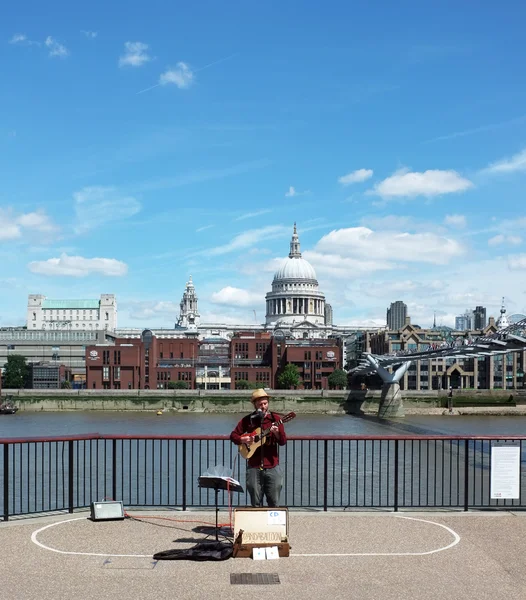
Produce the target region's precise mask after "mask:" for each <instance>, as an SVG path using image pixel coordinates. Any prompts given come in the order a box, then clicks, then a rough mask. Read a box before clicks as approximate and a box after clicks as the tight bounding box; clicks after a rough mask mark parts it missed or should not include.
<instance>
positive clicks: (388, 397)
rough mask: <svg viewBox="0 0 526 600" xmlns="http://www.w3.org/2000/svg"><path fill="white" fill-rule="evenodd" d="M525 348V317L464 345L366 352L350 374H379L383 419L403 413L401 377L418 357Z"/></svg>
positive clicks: (454, 356) (485, 353)
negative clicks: (386, 352) (375, 352)
mask: <svg viewBox="0 0 526 600" xmlns="http://www.w3.org/2000/svg"><path fill="white" fill-rule="evenodd" d="M524 350H526V319H523V320H521V321H518V322H517V323H514V324H512V325H509V326H507V327H505V328H503V329H501V330H499V331H497V332H496V333H493V334H490V335H487V336H479V337H476V338H474V339H464V340H463V341H462V343H461V344H458V343H456V342H451V343H447V342H443V343H441V344H440V345H436V346H435V347H431V348H429V349H427V350H422V351H414V352H413V351H407V350H404V351H400V352H396V353H394V354H385V355H375V354H371V353H364V354H363V355H362V357H361V358H360V361H359V363H358V366H357V367H355V368H354V369H352V370H351V371H350V372H349V374H350V375H351V376H356V375H365V376H367V375H373V374H375V373H376V374H378V375H379V376H380V378H381V379H382V381H383V386H382V395H381V399H380V406H379V409H378V416H379V417H382V418H391V417H398V416H402V415H403V411H402V394H401V392H400V379H401V378H402V377H403V375H404V374H405V373H406V371H407V370H408V369H409V367H410V365H411V363H412V362H413V361H417V360H432V359H437V358H442V359H443V358H450V359H463V358H474V357H478V356H495V355H499V354H508V353H511V352H522V351H524Z"/></svg>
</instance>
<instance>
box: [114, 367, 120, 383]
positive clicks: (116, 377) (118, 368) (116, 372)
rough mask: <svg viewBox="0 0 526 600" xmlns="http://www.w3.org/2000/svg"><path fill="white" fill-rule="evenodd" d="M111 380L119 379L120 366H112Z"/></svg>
mask: <svg viewBox="0 0 526 600" xmlns="http://www.w3.org/2000/svg"><path fill="white" fill-rule="evenodd" d="M113 380H114V381H120V380H121V368H120V367H113Z"/></svg>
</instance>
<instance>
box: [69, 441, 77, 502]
mask: <svg viewBox="0 0 526 600" xmlns="http://www.w3.org/2000/svg"><path fill="white" fill-rule="evenodd" d="M73 467H74V465H73V440H69V442H68V512H69V513H72V512H73V479H74V474H75V470H74V468H73Z"/></svg>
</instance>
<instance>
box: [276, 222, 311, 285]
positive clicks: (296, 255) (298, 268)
mask: <svg viewBox="0 0 526 600" xmlns="http://www.w3.org/2000/svg"><path fill="white" fill-rule="evenodd" d="M284 279H303V280H308V281H309V282H313V283H316V284H317V281H316V272H315V271H314V268H313V266H312V265H311V264H310V262H308V261H306V260H305V259H304V258H301V251H300V240H299V237H298V232H297V231H296V223H294V233H293V234H292V240H291V241H290V252H289V257H288V258H286V259H285V260H284V262H283V264H282V265H281V267H280V268H279V269H278V270H277V271H276V274H275V275H274V283H276V282H278V281H282V280H284Z"/></svg>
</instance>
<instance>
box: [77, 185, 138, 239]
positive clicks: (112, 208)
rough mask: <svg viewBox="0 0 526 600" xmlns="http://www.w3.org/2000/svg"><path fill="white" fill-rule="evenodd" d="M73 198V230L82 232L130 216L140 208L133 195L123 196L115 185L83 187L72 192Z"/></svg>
mask: <svg viewBox="0 0 526 600" xmlns="http://www.w3.org/2000/svg"><path fill="white" fill-rule="evenodd" d="M73 198H74V200H75V213H76V224H75V232H76V233H83V232H85V231H88V230H90V229H93V228H94V227H100V226H101V225H103V224H105V223H108V222H110V221H120V220H122V219H126V218H128V217H132V216H133V215H135V214H137V213H138V212H139V211H140V210H141V204H140V202H139V201H138V200H136V199H135V198H134V197H133V196H123V195H121V193H120V192H119V190H118V189H117V188H115V187H103V186H91V187H85V188H83V189H82V190H80V191H79V192H75V193H74V194H73Z"/></svg>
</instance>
